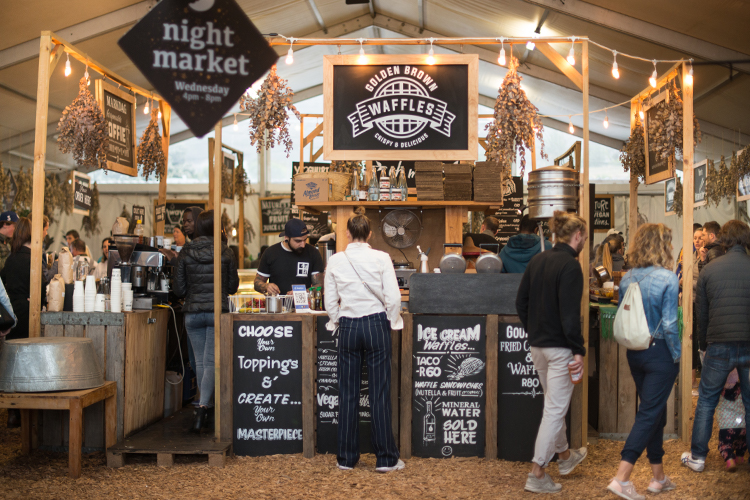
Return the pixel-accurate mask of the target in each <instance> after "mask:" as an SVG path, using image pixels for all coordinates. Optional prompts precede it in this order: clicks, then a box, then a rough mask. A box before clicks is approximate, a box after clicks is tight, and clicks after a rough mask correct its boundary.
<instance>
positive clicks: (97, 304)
mask: <svg viewBox="0 0 750 500" xmlns="http://www.w3.org/2000/svg"><path fill="white" fill-rule="evenodd" d="M104 302H105V297H104V294H102V293H97V294H96V299H95V300H94V311H95V312H104V311H105V309H104Z"/></svg>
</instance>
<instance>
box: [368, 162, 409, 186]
mask: <svg viewBox="0 0 750 500" xmlns="http://www.w3.org/2000/svg"><path fill="white" fill-rule="evenodd" d="M415 163H416V162H414V161H401V160H375V161H373V162H372V168H373V169H375V170H376V171H377V173H378V177H380V176H382V175H387V176H390V175H391V174H394V173H395V174H396V177H397V178H398V176H400V175H401V171H402V170H406V172H405V174H404V175H406V186H407V187H410V188H414V189H416V188H417V177H416V174H417V170H416V169H415V168H414V164H415Z"/></svg>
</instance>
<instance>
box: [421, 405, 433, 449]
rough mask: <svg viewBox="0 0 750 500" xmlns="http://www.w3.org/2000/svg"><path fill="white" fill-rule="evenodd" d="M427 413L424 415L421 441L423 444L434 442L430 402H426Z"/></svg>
mask: <svg viewBox="0 0 750 500" xmlns="http://www.w3.org/2000/svg"><path fill="white" fill-rule="evenodd" d="M426 403H427V413H425V415H424V432H423V435H422V440H423V441H424V442H425V443H434V442H435V415H434V414H433V413H432V401H427V402H426Z"/></svg>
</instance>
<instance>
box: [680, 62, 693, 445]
mask: <svg viewBox="0 0 750 500" xmlns="http://www.w3.org/2000/svg"><path fill="white" fill-rule="evenodd" d="M687 76H688V67H687V65H686V64H685V63H683V64H682V116H683V120H682V123H683V126H682V143H683V150H682V174H683V175H682V248H683V250H682V276H683V283H684V285H683V287H682V325H683V326H682V357H681V358H680V422H679V435H680V439H682V440H683V442H685V443H687V442H689V441H690V434H691V432H690V431H691V428H690V415H691V414H692V412H693V397H692V394H691V393H692V390H693V384H692V371H693V358H692V356H691V355H690V353H692V352H693V338H692V334H693V287H692V286H690V284H691V283H692V276H693V256H692V255H691V254H690V249H691V248H693V247H692V244H693V153H694V150H693V148H694V146H695V145H694V144H693V85H692V84H686V83H685V80H686V79H687Z"/></svg>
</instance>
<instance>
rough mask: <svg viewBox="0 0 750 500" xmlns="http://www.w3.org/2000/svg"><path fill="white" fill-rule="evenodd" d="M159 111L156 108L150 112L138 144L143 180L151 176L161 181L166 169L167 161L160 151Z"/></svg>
mask: <svg viewBox="0 0 750 500" xmlns="http://www.w3.org/2000/svg"><path fill="white" fill-rule="evenodd" d="M158 116H159V111H158V109H157V106H154V108H153V109H152V110H151V120H150V121H149V122H148V127H146V130H144V131H143V135H142V136H141V142H140V143H138V165H140V167H141V174H142V175H143V178H144V179H146V180H148V178H149V177H150V176H151V174H154V175H155V176H156V179H157V180H161V178H162V176H163V175H164V171H165V170H166V168H167V160H166V158H165V156H164V149H162V141H161V134H160V133H159V120H158Z"/></svg>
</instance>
